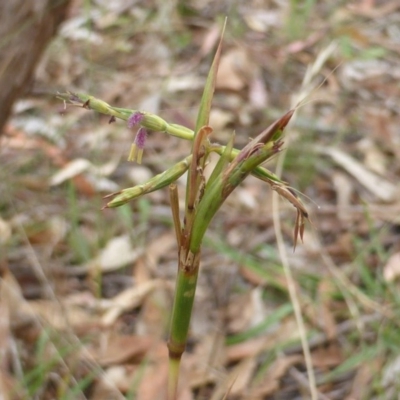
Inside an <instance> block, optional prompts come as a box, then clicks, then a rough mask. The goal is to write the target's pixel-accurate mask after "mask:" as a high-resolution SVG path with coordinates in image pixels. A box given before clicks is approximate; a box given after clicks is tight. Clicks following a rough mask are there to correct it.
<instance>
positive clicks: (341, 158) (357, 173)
mask: <svg viewBox="0 0 400 400" xmlns="http://www.w3.org/2000/svg"><path fill="white" fill-rule="evenodd" d="M316 149H317V151H318V152H320V153H322V154H327V155H329V156H330V157H332V159H333V160H334V161H335V162H336V163H337V164H338V165H340V166H341V167H342V168H343V169H344V170H346V171H347V172H348V173H349V174H350V175H352V176H353V177H354V178H356V179H357V180H358V181H359V182H360V183H361V184H362V185H363V186H364V187H365V188H366V189H368V190H369V191H370V192H371V193H373V194H374V195H375V196H376V197H377V198H378V199H380V200H383V201H387V202H390V201H392V200H394V199H395V198H396V195H397V193H398V191H399V189H398V187H397V186H396V185H394V184H393V183H391V182H389V181H388V180H387V179H385V178H383V177H380V176H378V175H376V174H374V173H373V172H371V171H369V170H368V169H367V168H365V167H364V165H362V164H361V163H360V162H358V161H357V160H355V159H354V158H353V157H351V156H349V155H348V154H346V153H344V152H343V151H341V150H339V149H335V148H333V147H321V146H316Z"/></svg>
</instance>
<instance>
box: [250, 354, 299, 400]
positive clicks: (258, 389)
mask: <svg viewBox="0 0 400 400" xmlns="http://www.w3.org/2000/svg"><path fill="white" fill-rule="evenodd" d="M301 362H303V356H301V355H299V354H295V355H292V356H286V357H281V358H278V359H277V360H276V361H274V362H273V363H272V365H271V366H270V367H269V369H268V371H267V372H266V374H265V377H264V378H263V380H262V382H261V383H259V384H258V385H256V386H254V387H253V388H252V389H251V391H250V394H249V397H248V398H249V399H253V398H265V396H269V395H271V394H272V393H274V392H275V391H276V390H278V388H279V386H280V379H281V378H282V377H283V376H284V375H285V373H286V371H287V370H288V369H289V368H290V367H292V366H293V365H296V364H299V363H301Z"/></svg>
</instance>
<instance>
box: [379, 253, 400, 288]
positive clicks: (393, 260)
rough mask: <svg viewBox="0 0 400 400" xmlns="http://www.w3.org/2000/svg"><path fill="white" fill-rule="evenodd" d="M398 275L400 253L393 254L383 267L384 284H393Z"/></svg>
mask: <svg viewBox="0 0 400 400" xmlns="http://www.w3.org/2000/svg"><path fill="white" fill-rule="evenodd" d="M399 275H400V252H399V253H394V254H392V255H391V256H390V257H389V260H387V261H386V264H385V266H384V267H383V277H384V278H385V281H386V282H393V281H394V280H395V279H396V278H397V277H398V276H399Z"/></svg>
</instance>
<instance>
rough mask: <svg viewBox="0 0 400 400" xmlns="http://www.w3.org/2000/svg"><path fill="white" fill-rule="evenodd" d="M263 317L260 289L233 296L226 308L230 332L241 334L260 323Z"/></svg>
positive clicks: (263, 310)
mask: <svg viewBox="0 0 400 400" xmlns="http://www.w3.org/2000/svg"><path fill="white" fill-rule="evenodd" d="M264 317H265V309H264V303H263V300H262V290H261V288H256V289H253V290H252V291H251V292H248V293H245V294H243V295H239V296H235V297H234V298H233V299H232V300H231V302H230V303H229V307H228V319H229V323H228V327H229V331H230V332H242V331H244V330H246V329H249V328H251V327H253V326H255V325H257V324H258V323H260V322H261V321H262V320H263V319H264Z"/></svg>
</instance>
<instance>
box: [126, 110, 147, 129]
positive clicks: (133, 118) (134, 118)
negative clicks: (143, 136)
mask: <svg viewBox="0 0 400 400" xmlns="http://www.w3.org/2000/svg"><path fill="white" fill-rule="evenodd" d="M143 117H144V114H143V113H141V112H140V111H136V112H134V113H133V114H131V115H130V117H129V118H128V128H129V129H131V128H133V127H134V126H135V125H137V124H140V122H141V121H142V119H143Z"/></svg>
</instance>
